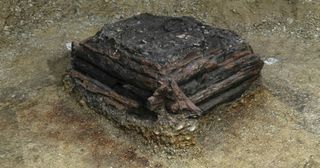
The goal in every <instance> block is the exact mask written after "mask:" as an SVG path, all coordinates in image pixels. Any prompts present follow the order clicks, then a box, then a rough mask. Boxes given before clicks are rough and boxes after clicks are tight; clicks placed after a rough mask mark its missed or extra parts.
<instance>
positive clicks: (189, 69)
mask: <svg viewBox="0 0 320 168" xmlns="http://www.w3.org/2000/svg"><path fill="white" fill-rule="evenodd" d="M71 55H72V60H71V64H72V69H71V70H70V72H69V73H68V75H67V76H66V78H65V79H66V80H65V81H66V83H67V84H68V86H69V87H70V88H71V90H72V91H74V92H76V93H77V95H80V97H81V98H82V99H84V101H85V102H86V103H87V104H88V105H89V106H90V107H92V108H93V109H94V110H95V111H97V112H98V113H100V114H103V115H105V116H107V117H109V118H111V119H113V120H115V121H116V122H117V123H118V124H120V125H122V126H125V127H126V128H129V129H135V130H137V131H139V132H141V133H143V135H144V136H145V137H147V138H152V139H157V140H158V141H159V142H162V143H169V144H180V146H184V145H189V144H192V143H194V142H193V138H192V132H194V131H195V130H196V128H197V127H198V126H197V119H198V118H199V117H200V116H203V115H205V114H207V113H210V112H212V111H214V108H215V107H217V106H218V105H220V104H222V103H226V102H230V101H232V100H235V99H236V98H239V97H240V96H241V95H242V94H243V93H244V91H245V90H247V89H248V88H249V87H250V85H251V84H252V83H253V82H254V81H255V80H256V79H257V78H258V77H259V76H260V71H261V69H262V67H263V62H262V61H261V60H260V58H259V57H258V56H257V55H256V54H254V53H253V51H252V49H251V47H250V46H249V45H248V44H247V43H246V42H244V40H243V39H242V38H240V37H239V36H238V35H237V34H235V33H234V32H232V31H229V30H225V29H219V28H214V27H211V26H208V25H205V24H202V23H201V22H199V21H197V20H195V19H194V18H192V17H168V16H154V15H150V14H141V15H138V16H133V17H131V18H128V19H125V20H122V21H118V22H115V23H112V24H107V25H105V26H104V27H103V28H102V29H101V30H100V31H99V32H97V33H96V34H95V35H94V36H92V37H90V38H88V39H86V40H84V41H82V42H78V43H77V42H74V43H73V44H72V53H71ZM178 146H179V145H178Z"/></svg>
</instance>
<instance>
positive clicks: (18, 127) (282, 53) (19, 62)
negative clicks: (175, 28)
mask: <svg viewBox="0 0 320 168" xmlns="http://www.w3.org/2000/svg"><path fill="white" fill-rule="evenodd" d="M143 12H149V13H153V14H161V15H174V16H181V15H189V16H193V17H195V18H197V19H199V20H202V21H203V22H205V23H207V24H209V25H215V26H218V27H222V28H228V29H232V30H234V31H236V32H237V33H239V34H240V35H241V36H243V37H244V38H245V39H246V40H247V41H248V42H249V43H250V44H251V45H252V47H253V49H254V51H255V52H256V53H258V54H259V55H261V57H262V59H263V60H264V61H265V62H266V64H265V66H264V69H263V71H262V79H261V83H262V86H261V87H259V88H258V89H257V90H256V91H255V92H253V93H251V94H249V95H247V96H245V97H243V98H242V99H240V100H238V101H237V102H235V103H232V104H230V105H228V106H226V107H222V108H219V109H217V110H216V111H215V112H214V114H213V115H211V116H208V119H207V120H208V121H207V122H206V123H205V124H204V125H203V131H202V132H201V135H199V138H198V144H197V145H196V146H194V147H191V148H187V149H183V150H175V149H171V148H164V147H159V146H157V145H155V144H153V143H148V142H146V141H144V140H143V139H142V137H141V136H140V135H137V134H136V133H134V132H129V131H124V130H122V129H121V128H118V127H117V126H115V125H114V124H113V123H112V122H111V121H109V120H107V119H105V118H103V117H101V116H99V115H97V114H95V113H94V112H93V111H92V110H90V109H88V108H87V107H86V106H82V105H81V104H79V103H77V102H75V101H74V100H73V98H72V97H70V96H69V95H68V94H67V93H66V92H65V91H64V90H63V85H62V81H61V79H62V76H63V74H64V73H65V70H66V69H67V66H68V63H69V60H70V54H69V52H70V51H68V49H67V47H66V43H68V42H71V41H75V40H81V39H84V38H86V37H88V36H90V35H93V34H94V33H95V32H96V31H97V30H99V28H100V27H101V26H102V25H103V24H105V23H110V22H114V21H116V20H119V19H121V18H126V17H129V16H132V15H134V14H138V13H143ZM0 30H1V32H0V167H1V168H12V167H21V168H29V167H30V168H31V167H32V168H33V167H41V168H42V167H48V168H51V167H52V168H58V167H59V168H61V167H70V168H81V167H85V168H88V167H94V168H95V167H101V168H104V167H106V168H111V167H113V168H118V167H132V168H136V167H154V168H161V167H163V168H165V167H173V168H174V167H179V168H182V167H195V168H201V167H209V168H211V167H219V168H220V167H259V168H260V167H268V168H269V167H288V168H293V167H299V168H300V167H301V168H311V167H312V168H317V167H320V68H319V67H320V45H319V44H320V43H319V42H320V0H228V1H226V0H215V1H214V0H211V1H210V0H196V1H192V0H181V1H170V0H162V1H156V0H119V1H118V0H117V1H116V0H92V1H85V0H70V1H66V0H45V1H43V0H0Z"/></svg>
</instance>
